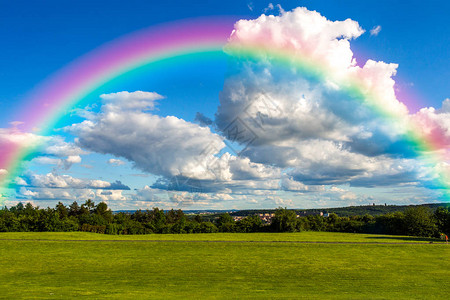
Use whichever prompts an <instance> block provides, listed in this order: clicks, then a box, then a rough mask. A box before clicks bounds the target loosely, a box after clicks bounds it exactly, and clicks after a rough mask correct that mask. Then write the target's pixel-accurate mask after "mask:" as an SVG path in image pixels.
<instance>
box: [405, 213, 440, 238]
mask: <svg viewBox="0 0 450 300" xmlns="http://www.w3.org/2000/svg"><path fill="white" fill-rule="evenodd" d="M404 214H405V219H404V220H405V227H406V234H408V235H413V236H423V237H431V236H436V235H437V226H436V224H435V222H434V218H433V214H432V213H431V211H430V209H429V208H427V207H425V206H414V207H409V208H407V209H406V210H405V213H404Z"/></svg>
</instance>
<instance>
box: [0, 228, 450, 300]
mask: <svg viewBox="0 0 450 300" xmlns="http://www.w3.org/2000/svg"><path fill="white" fill-rule="evenodd" d="M208 241H212V242H208ZM248 241H251V242H248ZM283 241H284V242H283ZM317 242H321V243H317ZM324 242H326V243H324ZM328 242H329V243H328ZM338 242H342V244H340V243H338ZM382 243H386V244H382ZM394 243H397V244H394ZM449 255H450V245H446V244H443V243H441V242H440V241H434V243H433V244H430V243H429V240H426V239H416V238H411V237H393V236H379V235H363V234H345V233H324V232H302V233H249V234H223V233H222V234H191V235H145V236H109V235H99V234H90V233H82V232H74V233H0V257H1V260H0V268H1V272H0V290H1V293H0V297H3V298H8V299H10V298H37V299H42V298H46V299H47V298H72V297H80V296H86V297H88V298H117V299H124V298H135V299H143V298H227V299H229V298H235V299H236V298H308V299H311V298H314V299H324V298H326V299H330V298H341V299H364V298H369V299H386V298H396V299H399V298H400V299H412V298H415V299H433V298H435V299H446V298H447V297H448V294H449V292H450V288H449V285H448V279H449V278H450V261H449Z"/></svg>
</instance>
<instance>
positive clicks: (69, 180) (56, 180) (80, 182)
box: [17, 173, 130, 190]
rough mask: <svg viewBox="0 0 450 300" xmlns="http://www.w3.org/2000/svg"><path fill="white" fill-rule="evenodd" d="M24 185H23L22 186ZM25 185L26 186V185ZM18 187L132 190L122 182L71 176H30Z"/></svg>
mask: <svg viewBox="0 0 450 300" xmlns="http://www.w3.org/2000/svg"><path fill="white" fill-rule="evenodd" d="M21 183H22V184H21ZM24 183H25V184H24ZM17 184H18V185H26V186H29V187H34V188H49V189H51V188H56V189H110V190H114V189H116V190H129V189H130V188H129V187H128V186H126V185H124V184H122V183H121V182H120V181H116V182H113V183H111V182H107V181H103V180H96V179H79V178H75V177H72V176H69V175H58V174H53V173H47V174H30V175H28V176H26V177H25V176H24V177H22V178H20V181H17Z"/></svg>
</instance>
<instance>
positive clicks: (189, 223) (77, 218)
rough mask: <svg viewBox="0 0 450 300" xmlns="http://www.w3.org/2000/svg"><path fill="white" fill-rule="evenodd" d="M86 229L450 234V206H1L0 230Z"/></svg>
mask: <svg viewBox="0 0 450 300" xmlns="http://www.w3.org/2000/svg"><path fill="white" fill-rule="evenodd" d="M8 231H12V232H21V231H22V232H27V231H29V232H33V231H34V232H43V231H88V232H95V233H103V234H150V233H213V232H299V231H333V232H354V233H376V234H393V235H410V236H420V237H438V236H439V235H440V234H442V233H443V234H447V235H449V234H450V211H449V210H448V208H444V207H439V208H437V209H436V210H434V211H432V210H430V209H429V208H427V207H423V206H416V207H410V208H408V209H406V210H405V211H404V212H395V213H388V214H384V215H378V216H371V215H368V214H366V215H364V216H351V217H339V216H338V215H336V214H334V213H332V214H330V215H329V216H328V217H323V216H320V215H309V216H306V217H297V215H296V213H295V211H293V210H288V209H285V208H278V209H277V210H276V211H275V216H274V217H273V218H272V221H271V223H270V224H266V223H264V222H263V221H262V220H261V219H260V218H259V216H258V215H251V216H247V217H245V218H243V219H241V220H239V221H234V219H233V217H232V216H230V215H229V214H228V213H224V214H221V215H219V216H217V217H215V218H213V219H212V220H211V221H207V220H203V218H202V217H201V216H200V215H195V216H191V215H186V214H184V213H183V211H182V210H173V209H172V210H168V211H164V210H162V209H159V208H153V209H151V210H137V211H135V212H134V213H125V212H119V213H113V212H112V211H111V209H109V208H108V206H107V204H106V203H104V202H100V203H98V204H97V205H95V203H94V202H92V201H91V200H87V201H86V202H85V203H84V204H82V205H81V206H80V205H78V203H77V202H73V203H72V204H70V205H69V206H65V205H64V204H63V203H61V202H59V203H58V204H57V205H56V207H55V208H50V207H48V208H45V209H44V208H39V207H37V206H36V207H35V206H33V205H32V204H31V203H27V204H25V205H24V204H22V203H19V204H17V205H16V206H12V207H10V208H7V207H4V208H3V209H1V210H0V232H8Z"/></svg>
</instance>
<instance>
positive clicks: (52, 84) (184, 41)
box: [0, 18, 450, 201]
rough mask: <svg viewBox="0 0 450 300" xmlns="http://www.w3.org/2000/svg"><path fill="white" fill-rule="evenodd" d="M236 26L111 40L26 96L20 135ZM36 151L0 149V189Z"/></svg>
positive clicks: (368, 97)
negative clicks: (147, 67) (121, 78)
mask: <svg viewBox="0 0 450 300" xmlns="http://www.w3.org/2000/svg"><path fill="white" fill-rule="evenodd" d="M234 21H235V20H232V19H229V18H213V19H211V18H202V19H194V20H184V21H177V22H174V23H170V24H163V25H160V26H154V27H151V28H149V29H144V30H141V31H138V32H135V33H132V34H129V35H126V36H124V37H121V38H119V39H116V40H113V41H111V42H109V43H107V44H105V45H103V46H101V47H99V48H97V49H95V50H93V51H92V52H90V53H88V54H86V55H85V56H83V57H81V58H79V59H77V60H76V61H74V62H72V63H71V64H69V65H68V66H66V67H65V68H63V69H62V70H60V71H59V72H56V73H55V74H53V75H52V76H51V77H50V78H48V79H47V80H46V81H45V82H43V83H42V84H41V85H40V86H39V87H38V88H37V89H35V90H33V91H32V92H31V93H30V96H29V97H28V98H27V101H26V103H28V107H27V111H26V112H25V114H23V112H22V113H21V114H18V115H16V116H14V118H13V120H14V121H16V120H19V121H23V122H24V124H23V125H22V127H21V129H22V131H24V132H32V131H35V132H36V131H37V132H39V133H41V134H43V135H45V133H46V132H48V131H49V130H50V129H52V128H53V126H54V124H55V123H56V122H57V121H58V120H59V119H60V118H62V117H63V116H64V115H66V114H67V111H68V110H70V108H72V107H73V106H74V105H75V104H76V103H77V102H79V101H81V100H82V99H83V98H85V97H86V96H87V95H89V94H90V93H92V92H93V91H94V90H96V89H97V88H99V87H100V86H102V85H104V84H106V83H108V82H109V81H111V80H113V79H114V78H117V77H118V76H120V75H123V74H125V73H127V72H130V71H132V70H135V69H137V68H139V67H142V66H144V65H149V64H151V63H155V62H158V61H162V60H164V59H169V58H174V57H179V56H183V55H188V54H199V53H200V54H201V53H205V54H207V53H217V52H223V51H224V45H225V44H227V42H228V38H229V36H230V33H231V32H232V29H233V24H234ZM225 51H226V52H227V53H228V54H229V55H235V56H240V57H249V58H252V59H260V58H261V57H264V56H267V55H270V57H271V58H273V59H274V60H275V61H278V62H279V63H281V64H283V63H285V64H287V65H289V66H290V67H292V64H294V66H295V67H297V68H298V69H300V70H301V71H302V72H306V73H307V74H309V75H312V76H315V77H317V78H318V79H322V80H323V79H326V78H330V76H331V75H332V74H331V71H330V70H329V68H327V66H326V65H324V64H323V63H321V62H319V61H317V60H315V59H313V57H312V56H311V55H309V54H308V53H303V54H302V55H299V53H294V52H293V51H292V49H271V48H270V47H269V48H268V47H267V45H263V43H261V44H252V45H245V46H242V45H239V46H237V47H234V46H233V43H229V44H228V46H227V48H226V49H225ZM331 77H332V76H331ZM334 79H335V81H336V82H337V83H339V86H340V87H343V88H344V90H345V91H347V92H349V93H352V94H356V95H358V96H359V97H357V98H360V99H364V100H363V102H365V103H366V104H368V105H370V106H371V107H372V108H373V109H374V110H375V111H377V112H378V113H379V114H381V115H382V116H384V117H387V118H389V119H390V120H393V121H394V122H396V120H397V119H398V118H399V115H398V114H396V113H393V112H392V111H390V110H388V109H386V108H385V107H383V106H382V105H380V101H379V95H377V94H376V93H371V92H370V89H368V88H367V86H366V85H365V83H364V82H362V81H361V80H360V79H358V78H357V77H352V78H347V79H346V80H345V81H339V79H338V78H334ZM402 121H403V120H402ZM415 126H416V125H414V124H410V130H409V131H408V133H407V140H409V141H410V142H411V143H412V144H414V145H415V146H416V149H417V151H418V153H419V154H422V156H423V157H424V158H425V160H427V162H428V163H430V164H433V165H434V164H437V163H439V162H442V161H445V157H443V156H440V155H439V154H432V155H429V153H436V152H438V151H437V150H438V149H442V145H440V141H439V139H438V138H436V137H433V136H424V135H422V134H418V133H417V132H420V131H418V130H416V129H417V128H416V127H415ZM35 150H36V148H35V147H19V146H17V145H14V144H11V145H6V146H4V147H3V150H2V152H1V157H0V170H2V169H3V170H7V172H8V173H7V175H6V176H3V178H2V182H1V183H0V188H2V187H3V188H4V187H6V186H7V185H8V184H10V183H11V182H12V179H13V178H15V176H17V174H18V173H19V170H20V166H21V163H22V162H23V161H24V160H25V159H26V157H27V156H29V155H30V154H31V153H33V151H35ZM0 175H1V174H0ZM449 179H450V177H449V176H448V174H437V175H436V181H437V182H439V185H440V186H441V187H442V188H443V189H445V190H448V189H449V188H450V185H449ZM0 201H1V199H0Z"/></svg>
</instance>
